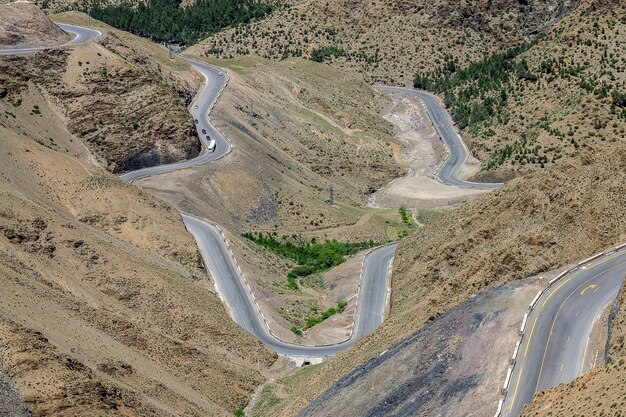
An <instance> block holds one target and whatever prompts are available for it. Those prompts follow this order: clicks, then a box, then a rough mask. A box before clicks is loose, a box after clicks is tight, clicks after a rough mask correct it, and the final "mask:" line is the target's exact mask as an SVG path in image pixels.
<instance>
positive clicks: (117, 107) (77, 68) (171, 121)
mask: <svg viewBox="0 0 626 417" xmlns="http://www.w3.org/2000/svg"><path fill="white" fill-rule="evenodd" d="M118 35H119V36H118ZM122 36H123V35H121V34H119V32H118V33H115V32H112V31H108V32H105V35H103V37H102V38H100V39H99V40H98V43H97V44H92V45H89V46H85V45H81V46H77V47H76V48H73V49H72V50H71V51H70V50H56V51H49V52H46V53H40V54H37V55H29V56H19V57H5V58H3V59H2V61H1V63H0V65H2V71H1V73H2V75H1V76H0V77H1V79H2V87H0V90H1V91H2V92H1V93H0V95H2V96H4V100H5V101H9V102H11V103H14V104H15V105H20V102H21V94H22V92H23V91H24V90H25V89H26V88H27V87H28V86H29V83H30V85H36V86H37V88H38V89H39V91H40V92H41V93H42V95H43V97H44V98H45V100H47V101H49V102H50V103H51V104H52V105H53V106H54V107H55V110H56V111H58V112H59V114H60V115H62V116H63V119H64V122H65V124H66V125H67V126H68V129H69V131H70V132H71V133H72V134H75V135H76V136H78V137H79V138H80V139H81V140H82V141H84V142H85V143H86V144H87V145H88V146H89V148H90V149H91V150H92V152H93V153H94V155H95V156H96V157H97V159H98V161H99V162H100V163H102V164H103V165H104V166H106V167H107V168H108V169H109V170H111V171H114V172H117V171H122V170H129V169H136V168H140V167H142V166H151V165H156V164H161V163H167V162H174V161H178V160H181V159H187V158H189V157H193V156H195V155H197V154H198V152H199V149H200V143H199V141H198V138H197V136H196V134H195V129H194V124H193V120H192V119H191V117H190V116H189V114H188V113H187V110H186V108H185V99H190V93H189V90H190V89H189V86H187V85H186V82H185V81H182V80H176V79H173V78H171V77H168V68H167V67H166V66H165V65H162V64H159V61H158V60H159V59H162V56H159V55H156V56H155V57H153V58H149V57H148V54H150V53H152V52H153V51H152V50H151V49H145V50H144V49H143V46H144V44H147V43H148V42H146V41H141V42H138V41H135V42H133V40H132V39H128V38H126V39H125V38H123V37H122ZM160 55H165V54H164V53H163V52H161V53H160ZM179 65H182V64H179ZM192 74H193V73H192V72H191V70H189V72H188V73H187V74H185V78H187V79H189V80H193V79H194V76H193V75H192ZM36 104H37V105H41V103H36Z"/></svg>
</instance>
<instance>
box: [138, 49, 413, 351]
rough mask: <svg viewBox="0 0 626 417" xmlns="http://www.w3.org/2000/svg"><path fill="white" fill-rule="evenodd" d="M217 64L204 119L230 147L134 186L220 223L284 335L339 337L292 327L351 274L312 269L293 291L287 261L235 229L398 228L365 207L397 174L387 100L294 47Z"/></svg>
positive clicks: (393, 235)
mask: <svg viewBox="0 0 626 417" xmlns="http://www.w3.org/2000/svg"><path fill="white" fill-rule="evenodd" d="M215 64H216V65H219V66H223V67H226V68H227V69H229V70H230V82H229V85H228V88H227V89H226V90H225V91H224V94H223V95H222V97H221V99H220V101H219V102H218V103H217V105H216V107H215V109H214V111H213V113H212V114H211V119H212V120H213V121H214V122H215V123H216V125H217V126H218V127H220V129H221V130H222V132H224V134H225V135H226V136H227V137H228V138H229V139H230V140H232V143H233V146H234V151H233V152H232V153H230V154H229V155H228V156H226V157H225V158H223V159H221V160H219V161H216V162H215V163H213V164H210V165H206V166H200V167H197V168H194V169H189V170H184V171H179V172H173V173H170V174H165V175H161V176H159V177H158V178H148V179H144V180H141V181H138V182H137V185H139V186H140V187H143V188H145V189H146V190H149V191H150V192H153V193H155V194H156V195H158V196H160V197H161V198H163V199H165V200H167V201H170V202H171V203H172V204H175V205H176V206H177V207H179V208H180V209H181V210H183V211H185V212H190V213H194V214H196V215H199V216H201V217H204V218H207V219H210V220H212V221H214V222H216V223H218V224H220V225H221V226H222V227H224V228H225V229H226V234H227V237H228V239H229V241H230V243H231V245H232V249H233V251H234V253H235V256H236V257H237V259H238V260H239V263H240V265H241V267H242V269H243V271H244V273H245V275H246V276H247V277H249V278H250V285H252V286H253V290H254V291H255V294H256V295H257V298H258V299H259V302H260V303H261V308H262V309H263V310H264V312H265V314H266V316H267V317H268V319H269V320H270V323H271V326H272V328H273V329H275V330H274V331H275V332H277V334H279V335H280V337H281V338H283V339H285V340H293V341H299V342H300V343H303V342H304V343H312V342H315V341H317V342H319V343H328V342H330V341H337V340H342V339H344V338H345V335H346V333H345V331H340V332H337V331H336V330H323V329H319V328H318V329H313V330H314V331H311V332H310V334H308V335H307V337H310V338H312V340H307V339H302V338H297V337H296V335H294V334H293V333H292V332H291V331H290V327H291V326H292V325H294V324H295V325H302V324H303V323H304V321H305V319H306V318H307V317H308V316H310V315H312V314H313V312H314V311H316V310H320V311H322V310H325V309H327V308H329V307H332V306H334V305H336V304H337V302H338V301H340V300H342V299H348V298H351V297H352V296H353V295H354V294H355V293H356V289H357V278H358V275H357V276H354V277H353V279H351V280H350V281H349V284H348V283H347V282H344V283H343V284H342V285H341V286H340V287H341V288H342V291H334V292H333V287H335V285H336V284H333V283H331V282H330V281H328V280H327V279H326V278H324V277H322V276H320V275H319V274H317V275H315V276H311V277H309V278H307V279H305V280H304V282H303V287H304V288H303V289H302V290H301V291H294V290H292V289H290V288H289V287H288V286H287V279H286V276H287V272H288V271H289V269H291V268H292V267H293V263H292V262H290V261H286V260H285V259H283V258H280V257H278V256H276V255H275V254H273V253H272V252H270V251H268V250H264V249H262V248H260V247H258V245H256V244H254V243H252V242H250V241H248V240H246V239H243V238H242V237H241V236H240V234H241V233H243V232H247V231H263V232H270V233H274V232H275V233H276V234H277V235H278V236H296V237H298V238H302V239H305V240H309V239H312V238H316V239H319V240H327V239H338V240H341V241H353V242H362V241H368V240H370V239H371V240H372V241H374V242H379V243H383V242H386V241H390V240H394V239H397V238H398V235H399V233H400V232H401V231H402V230H406V229H408V227H407V225H406V224H404V223H402V220H401V218H400V215H399V213H398V211H397V210H393V211H389V210H384V209H368V208H365V207H363V206H364V205H365V203H366V201H367V196H368V194H369V192H371V191H372V190H375V189H377V188H379V187H381V186H382V185H383V184H385V183H386V182H388V181H389V180H391V179H392V178H394V177H396V176H398V175H400V174H401V173H402V168H403V167H402V164H404V162H403V160H402V158H401V155H400V146H399V145H398V143H397V142H396V140H395V138H394V135H393V130H392V127H391V126H390V125H388V124H387V123H385V121H384V120H383V119H382V118H381V117H380V115H379V112H381V111H382V110H383V108H384V107H385V106H387V105H389V103H390V100H389V99H388V98H387V97H386V96H384V95H383V94H380V93H376V92H375V91H373V90H372V89H371V88H370V87H369V86H368V85H367V83H365V82H364V81H363V80H362V79H359V78H354V77H352V76H350V75H344V74H342V73H341V71H339V70H336V69H332V68H329V67H327V66H324V65H321V64H317V63H313V62H310V61H307V60H303V59H300V58H293V59H289V60H286V61H283V62H280V63H275V62H271V61H268V60H264V59H253V58H246V59H242V60H232V61H229V60H224V61H216V62H215ZM329 85H330V87H329ZM331 184H332V186H333V188H334V206H332V207H331V206H330V205H329V201H328V200H329V186H330V185H331ZM359 266H360V260H358V259H357V264H356V267H357V268H358V267H359ZM357 274H358V271H357ZM346 284H347V285H346ZM331 294H333V295H332V296H331ZM352 299H353V297H352ZM353 306H354V301H352V302H351V303H350V304H349V305H348V306H347V309H346V311H345V312H344V313H343V314H341V315H340V316H338V317H337V318H335V319H333V320H329V321H328V322H325V323H323V324H321V325H319V327H323V328H325V327H329V328H330V329H332V328H334V327H335V326H336V325H339V328H342V329H343V328H345V326H346V322H351V320H352V311H353ZM337 320H338V322H337V323H336V324H335V322H336V321H337ZM316 327H317V326H316ZM325 335H334V337H332V338H330V339H329V338H327V336H325Z"/></svg>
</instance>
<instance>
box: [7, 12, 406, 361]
mask: <svg viewBox="0 0 626 417" xmlns="http://www.w3.org/2000/svg"><path fill="white" fill-rule="evenodd" d="M59 26H61V27H62V28H63V29H64V30H66V31H67V32H70V33H73V34H74V35H75V37H74V39H73V40H72V41H70V42H69V43H67V44H65V45H60V46H59V47H65V46H71V45H77V44H80V43H85V42H89V41H92V40H94V39H96V38H97V37H98V36H100V35H101V33H100V32H99V31H97V30H93V29H89V28H83V27H79V26H73V25H64V24H59ZM42 49H51V48H50V47H48V48H32V49H13V50H4V51H0V53H3V54H21V53H31V52H35V51H39V50H42ZM180 57H181V58H182V59H184V60H185V61H187V62H189V63H190V64H191V65H192V66H193V67H194V68H195V69H196V70H197V71H198V72H199V73H200V74H202V75H203V76H204V78H205V83H204V86H203V87H202V89H201V90H200V92H199V93H198V95H197V97H196V100H195V102H194V106H193V108H192V109H191V110H190V112H191V114H192V116H193V118H194V119H195V120H197V124H196V128H197V131H198V136H199V137H200V140H201V143H202V150H201V153H200V155H198V156H197V157H196V158H193V159H190V160H187V161H182V162H178V163H173V164H167V165H160V166H155V167H149V168H144V169H140V170H136V171H132V172H128V173H125V174H123V175H121V176H120V178H122V179H123V180H125V181H127V182H134V181H137V180H139V179H142V178H147V177H152V176H155V175H159V174H163V173H167V172H172V171H176V170H179V169H186V168H192V167H195V166H199V165H202V164H206V163H209V162H211V161H215V160H217V159H219V158H221V157H223V156H224V155H226V154H228V153H229V152H230V151H231V150H232V146H231V144H230V141H229V140H228V139H227V138H226V137H225V136H224V135H223V134H222V133H221V132H220V131H219V129H218V128H217V127H215V126H214V125H213V124H212V123H211V122H210V120H209V114H210V112H211V110H212V109H213V106H214V105H215V102H216V101H217V99H218V98H219V97H220V95H221V93H222V91H223V89H224V87H225V86H226V85H227V83H228V75H226V74H225V73H223V72H222V70H220V69H219V68H215V67H213V66H210V65H207V64H204V63H202V62H199V61H196V60H193V59H190V58H187V57H183V56H180ZM203 130H205V131H206V133H203V132H202V131H203ZM207 135H208V136H209V137H210V138H212V139H215V140H216V142H217V145H216V149H215V151H214V152H210V151H208V150H207V145H208V140H207V139H206V136H207ZM181 215H182V219H183V221H184V223H185V226H186V227H187V229H188V230H189V231H190V233H191V234H192V235H193V236H194V238H195V240H196V242H197V244H198V248H199V250H200V253H201V255H202V257H203V260H204V263H205V265H206V266H207V268H208V269H209V271H210V272H211V276H212V277H213V279H214V281H215V285H216V288H217V290H218V293H219V295H220V297H221V298H222V300H223V301H224V303H225V304H226V306H227V308H228V309H229V312H230V314H231V317H232V318H233V320H234V321H235V322H236V323H238V324H239V325H240V326H241V327H243V328H244V329H245V330H247V331H248V332H250V333H251V334H253V335H254V336H255V337H257V338H258V339H259V340H261V341H262V342H263V343H265V344H266V345H267V346H268V347H269V348H271V349H273V350H274V351H276V352H277V353H278V354H280V355H284V356H290V357H306V358H313V357H315V358H318V357H326V356H330V355H334V354H335V353H338V352H341V351H343V350H345V349H347V348H348V347H350V346H352V345H353V344H354V343H355V342H356V341H357V340H358V339H359V338H361V337H362V336H364V335H366V334H368V333H370V332H372V331H373V330H375V329H376V328H377V327H378V326H380V324H381V323H382V321H383V318H384V311H385V308H386V303H387V296H388V293H387V282H388V281H387V278H388V275H389V270H390V266H391V262H392V261H393V258H394V255H395V251H396V248H397V243H392V244H389V245H386V246H383V247H379V248H376V249H373V250H372V251H370V252H369V253H368V254H367V256H366V257H365V260H364V267H363V270H362V274H361V278H362V279H361V283H360V286H359V288H360V289H359V292H358V294H357V308H356V311H355V315H354V325H353V330H352V331H351V334H350V336H349V337H348V338H347V339H346V340H345V341H343V342H340V343H335V344H330V345H325V346H303V345H297V344H291V343H286V342H283V341H281V340H280V339H279V338H278V337H277V336H276V335H274V334H273V333H272V331H271V329H270V328H269V326H268V324H267V321H266V319H265V317H264V315H263V313H262V311H261V310H260V308H259V305H258V303H257V302H256V300H255V298H254V295H253V293H252V291H251V290H250V287H249V286H248V284H247V282H246V280H245V278H244V277H243V275H242V273H241V270H240V269H239V266H238V264H237V261H236V260H235V258H234V256H233V254H232V252H231V251H230V248H229V245H228V242H227V240H226V238H225V236H224V235H223V233H221V230H220V229H219V227H218V226H216V225H213V224H211V223H210V222H208V221H207V220H205V219H200V218H197V217H194V216H192V215H189V214H184V213H183V214H181Z"/></svg>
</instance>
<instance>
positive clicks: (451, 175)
mask: <svg viewBox="0 0 626 417" xmlns="http://www.w3.org/2000/svg"><path fill="white" fill-rule="evenodd" d="M375 88H376V89H377V90H379V91H382V92H384V93H387V94H404V95H408V96H413V97H417V98H419V99H420V100H422V102H423V103H424V104H425V105H426V112H427V113H428V117H429V118H430V121H431V123H432V124H433V126H434V127H435V130H436V131H437V133H438V134H439V137H440V138H441V140H442V141H443V143H444V145H445V146H446V148H447V150H448V157H447V158H446V159H445V161H444V162H443V164H441V166H440V167H439V169H438V170H437V172H436V173H435V175H436V177H437V179H439V180H440V181H441V182H443V183H444V184H449V185H455V186H457V187H463V188H470V189H474V190H485V189H487V190H491V189H496V188H499V187H501V186H502V184H501V183H487V182H470V181H464V180H462V179H460V178H459V175H460V174H461V170H462V169H463V165H465V162H466V161H467V158H468V157H469V152H468V150H467V147H466V146H465V143H464V142H463V140H462V139H461V137H460V136H459V134H458V133H457V132H456V130H455V129H454V125H453V124H452V119H451V118H450V115H449V114H448V112H447V111H446V109H445V108H444V107H443V106H442V104H441V102H440V101H439V99H438V98H437V97H436V96H434V95H432V94H430V93H428V92H426V91H421V90H416V89H414V88H407V87H389V86H383V85H377V86H375Z"/></svg>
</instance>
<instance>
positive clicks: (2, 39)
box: [0, 3, 72, 49]
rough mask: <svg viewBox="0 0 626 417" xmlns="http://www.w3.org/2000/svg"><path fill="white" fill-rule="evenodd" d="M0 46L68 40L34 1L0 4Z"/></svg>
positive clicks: (3, 47)
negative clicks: (0, 19)
mask: <svg viewBox="0 0 626 417" xmlns="http://www.w3.org/2000/svg"><path fill="white" fill-rule="evenodd" d="M0 16H2V21H0V46H1V47H2V49H7V48H19V47H21V46H51V45H60V44H64V43H66V42H69V41H70V40H71V39H72V37H71V36H70V35H68V34H67V33H65V32H64V31H63V30H62V29H61V28H59V27H58V26H57V25H55V24H54V23H52V21H51V20H50V19H49V18H48V17H47V16H46V15H45V14H44V13H43V12H42V11H41V9H40V8H39V7H37V6H36V5H35V4H34V3H9V4H0Z"/></svg>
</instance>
